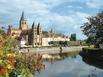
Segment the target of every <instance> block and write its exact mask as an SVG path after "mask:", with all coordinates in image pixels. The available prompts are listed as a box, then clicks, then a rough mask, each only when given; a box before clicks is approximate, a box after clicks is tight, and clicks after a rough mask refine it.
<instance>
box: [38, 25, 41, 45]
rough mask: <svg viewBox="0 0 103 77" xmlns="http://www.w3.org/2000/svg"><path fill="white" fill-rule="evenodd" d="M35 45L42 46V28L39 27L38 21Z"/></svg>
mask: <svg viewBox="0 0 103 77" xmlns="http://www.w3.org/2000/svg"><path fill="white" fill-rule="evenodd" d="M37 45H38V46H42V29H41V27H40V23H38V26H37Z"/></svg>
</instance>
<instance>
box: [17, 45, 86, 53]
mask: <svg viewBox="0 0 103 77" xmlns="http://www.w3.org/2000/svg"><path fill="white" fill-rule="evenodd" d="M85 47H87V46H70V47H62V53H66V52H76V51H77V52H78V51H82V48H85ZM19 52H31V53H41V54H59V53H60V47H50V48H49V47H46V48H23V49H20V50H19Z"/></svg>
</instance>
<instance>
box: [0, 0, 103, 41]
mask: <svg viewBox="0 0 103 77" xmlns="http://www.w3.org/2000/svg"><path fill="white" fill-rule="evenodd" d="M102 7H103V0H0V27H2V26H4V27H7V26H8V25H12V26H13V27H16V28H18V25H19V20H20V16H21V13H22V11H24V13H25V18H26V19H27V21H28V25H29V27H31V25H32V23H33V22H35V24H38V23H39V22H40V23H41V27H42V29H43V30H46V31H49V30H51V28H52V29H53V31H54V32H58V33H63V34H65V35H67V36H70V35H71V34H72V33H76V34H77V39H85V38H86V36H84V35H83V33H82V31H81V29H80V26H82V25H83V23H85V22H87V17H90V16H94V15H96V14H97V13H98V12H100V11H101V10H102Z"/></svg>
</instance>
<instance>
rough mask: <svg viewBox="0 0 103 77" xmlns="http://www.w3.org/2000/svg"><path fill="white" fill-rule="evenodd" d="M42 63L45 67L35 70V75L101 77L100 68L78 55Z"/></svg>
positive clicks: (49, 76)
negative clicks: (38, 70) (87, 62)
mask: <svg viewBox="0 0 103 77" xmlns="http://www.w3.org/2000/svg"><path fill="white" fill-rule="evenodd" d="M44 64H45V65H46V68H45V69H44V70H41V71H40V73H38V72H37V73H36V77H103V70H102V69H99V68H96V67H94V66H92V65H89V64H86V63H85V62H83V60H82V57H81V56H79V55H75V56H73V55H72V56H70V55H69V56H68V57H66V58H65V59H63V60H59V61H53V62H52V63H51V62H48V61H45V62H44Z"/></svg>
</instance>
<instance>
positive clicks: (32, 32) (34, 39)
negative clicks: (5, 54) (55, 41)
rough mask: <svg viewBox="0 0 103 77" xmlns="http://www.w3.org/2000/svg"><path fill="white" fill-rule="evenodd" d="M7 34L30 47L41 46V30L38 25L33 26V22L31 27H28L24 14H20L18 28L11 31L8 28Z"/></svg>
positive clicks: (10, 28)
mask: <svg viewBox="0 0 103 77" xmlns="http://www.w3.org/2000/svg"><path fill="white" fill-rule="evenodd" d="M8 32H9V33H10V34H11V36H12V37H13V38H17V39H19V40H20V39H22V38H23V39H24V40H25V42H26V44H27V45H32V46H37V47H39V46H42V29H41V26H40V23H38V25H35V23H34V22H33V24H32V27H31V28H29V27H28V23H27V20H26V19H25V16H24V12H22V15H21V18H20V21H19V28H18V29H13V28H12V27H9V29H8Z"/></svg>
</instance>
